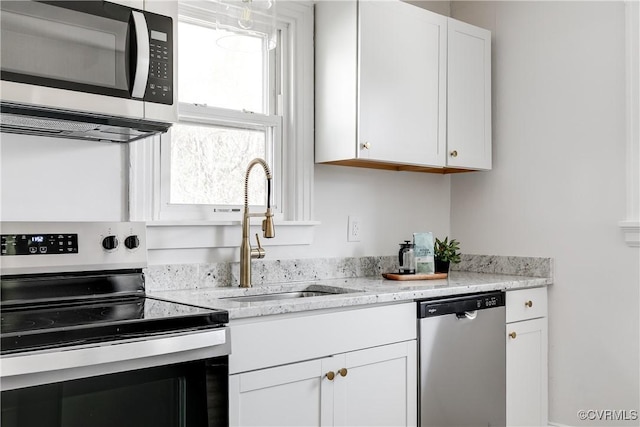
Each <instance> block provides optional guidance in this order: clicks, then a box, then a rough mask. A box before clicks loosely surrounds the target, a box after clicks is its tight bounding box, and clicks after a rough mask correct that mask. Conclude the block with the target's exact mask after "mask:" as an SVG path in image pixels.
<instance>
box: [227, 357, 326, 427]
mask: <svg viewBox="0 0 640 427" xmlns="http://www.w3.org/2000/svg"><path fill="white" fill-rule="evenodd" d="M257 356H258V355H257ZM331 359H332V358H325V359H317V360H311V361H308V362H301V363H292V364H290V365H284V366H279V367H276V368H269V369H261V370H258V371H252V372H245V373H242V374H235V375H230V376H229V420H230V425H232V426H292V427H293V426H328V425H333V408H332V405H333V387H332V386H331V384H330V383H328V386H323V383H327V382H328V381H329V380H328V379H327V378H326V375H325V374H326V372H328V370H329V369H328V367H327V366H326V365H327V364H330V363H329V361H330V360H331ZM333 364H334V363H333Z"/></svg>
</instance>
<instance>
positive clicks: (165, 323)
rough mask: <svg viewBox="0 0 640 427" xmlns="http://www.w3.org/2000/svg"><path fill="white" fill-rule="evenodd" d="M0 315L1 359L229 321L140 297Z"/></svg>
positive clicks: (7, 311) (207, 311) (224, 314)
mask: <svg viewBox="0 0 640 427" xmlns="http://www.w3.org/2000/svg"><path fill="white" fill-rule="evenodd" d="M1 317H2V321H1V322H0V328H1V332H2V333H1V343H0V353H1V354H3V355H4V354H10V353H16V352H22V351H30V350H41V349H48V348H59V347H65V346H70V345H82V344H91V343H99V342H107V341H113V340H122V339H129V338H139V337H145V336H156V335H161V334H167V333H176V332H181V331H190V330H197V329H211V328H216V327H220V326H222V325H224V324H225V323H228V321H229V314H228V312H227V311H225V310H216V309H206V308H200V307H195V306H191V305H187V304H180V303H175V302H170V301H165V300H160V299H155V298H151V297H146V296H129V297H121V298H102V299H98V300H92V301H91V302H87V301H83V302H81V303H80V302H58V303H56V304H50V303H49V304H46V306H45V305H29V306H19V307H6V308H3V309H2V313H1Z"/></svg>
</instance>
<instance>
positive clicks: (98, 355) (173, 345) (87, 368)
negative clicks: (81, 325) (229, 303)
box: [0, 327, 231, 391]
mask: <svg viewBox="0 0 640 427" xmlns="http://www.w3.org/2000/svg"><path fill="white" fill-rule="evenodd" d="M228 333H229V332H228V328H226V327H224V328H218V329H213V330H210V331H197V332H191V333H184V334H172V335H169V336H165V337H153V338H143V339H136V340H123V341H114V342H111V343H101V344H95V345H87V346H82V347H71V348H67V349H65V348H60V349H56V350H47V351H42V352H32V353H25V354H15V355H7V356H4V357H2V359H0V374H1V379H2V381H1V383H0V384H1V388H2V390H3V391H4V390H11V389H15V388H23V387H30V386H34V385H40V384H48V383H54V382H60V381H69V380H72V379H77V378H85V377H90V376H96V375H104V374H110V373H114V372H122V371H129V370H134V369H144V368H149V367H153V366H163V365H168V364H172V363H181V362H188V361H192V360H201V359H209V358H214V357H219V356H227V355H229V354H230V352H231V351H230V350H231V346H230V342H229V339H228Z"/></svg>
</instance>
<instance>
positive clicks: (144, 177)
mask: <svg viewBox="0 0 640 427" xmlns="http://www.w3.org/2000/svg"><path fill="white" fill-rule="evenodd" d="M212 4H215V3H214V2H212V1H197V2H196V1H194V2H191V1H189V2H180V3H179V19H178V26H179V28H178V37H177V40H178V44H179V46H178V58H179V61H180V62H179V64H178V79H179V84H178V98H179V104H178V110H179V122H178V123H176V124H174V125H173V126H172V127H171V129H170V131H169V132H168V133H167V134H164V135H161V136H156V137H152V138H147V139H145V140H140V141H135V142H133V143H130V144H129V146H128V147H129V150H130V153H129V158H130V179H129V219H130V220H132V221H146V222H147V224H148V226H149V228H148V232H149V233H151V234H153V235H154V238H153V239H151V238H150V239H149V244H150V245H151V246H150V247H149V249H151V250H153V249H175V248H181V249H182V248H184V249H187V248H207V247H235V246H239V243H240V239H239V238H238V236H236V234H237V231H231V232H220V231H221V229H218V228H219V227H238V226H239V223H240V221H241V210H242V205H243V204H244V200H243V199H244V175H245V172H246V167H247V165H248V163H249V161H250V160H251V159H253V158H255V157H262V158H264V159H265V160H266V161H267V163H268V164H269V165H270V168H271V172H272V175H273V176H274V189H273V193H274V194H273V203H272V206H273V207H274V213H275V215H276V216H275V219H276V228H277V235H276V239H270V241H269V242H263V244H267V245H287V244H304V243H310V242H311V239H312V235H313V233H312V231H311V230H312V226H313V225H314V224H315V223H314V222H312V221H311V205H312V188H313V186H312V183H313V5H312V3H311V2H306V1H301V2H297V1H287V2H279V3H278V6H277V7H278V9H277V26H276V28H277V29H278V31H277V33H276V36H277V47H276V49H271V50H270V49H268V44H269V43H270V41H271V39H270V38H269V37H267V36H266V32H262V33H261V32H260V31H258V30H259V28H258V29H257V30H256V31H254V32H253V33H251V32H243V31H241V30H240V29H238V28H234V27H233V25H227V24H233V21H229V20H228V19H227V20H226V21H225V18H224V16H220V14H216V10H214V9H213V8H211V7H210V6H211V5H212ZM236 22H237V20H236ZM249 190H250V195H249V203H250V205H252V208H251V210H252V211H257V212H259V211H260V209H261V208H260V207H261V206H264V204H265V201H266V199H265V198H266V195H265V180H264V175H263V172H262V168H259V167H255V168H253V169H252V172H251V175H250V182H249ZM194 226H195V227H200V228H199V229H198V230H199V231H198V232H197V233H187V232H185V230H187V228H188V227H194ZM283 226H284V227H283ZM202 227H206V232H203V231H204V229H203V228H202ZM181 228H182V229H181ZM214 229H218V230H217V231H216V230H214ZM189 230H191V229H189ZM196 234H197V235H202V236H205V235H206V236H207V237H206V238H205V237H202V238H201V241H198V242H196V241H194V240H193V239H191V240H190V238H189V237H185V236H187V235H191V236H194V235H196ZM228 236H231V237H228ZM298 236H299V237H298ZM150 237H151V236H150ZM176 239H178V240H180V239H182V240H181V241H176ZM205 240H206V241H205ZM169 241H171V242H170V243H168V242H169ZM154 242H163V243H154ZM154 245H155V246H156V247H154ZM160 246H162V247H160ZM151 253H152V252H150V254H151ZM164 259H168V258H163V260H164ZM150 261H151V259H150ZM193 262H196V261H195V260H194V261H193Z"/></svg>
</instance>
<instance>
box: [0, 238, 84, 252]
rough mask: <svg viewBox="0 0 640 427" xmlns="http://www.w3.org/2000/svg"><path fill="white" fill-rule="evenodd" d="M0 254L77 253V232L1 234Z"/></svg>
mask: <svg viewBox="0 0 640 427" xmlns="http://www.w3.org/2000/svg"><path fill="white" fill-rule="evenodd" d="M1 247H2V252H1V255H2V256H5V255H49V254H77V253H78V235H77V234H3V235H2V246H1Z"/></svg>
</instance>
